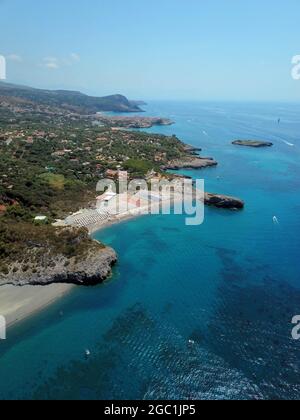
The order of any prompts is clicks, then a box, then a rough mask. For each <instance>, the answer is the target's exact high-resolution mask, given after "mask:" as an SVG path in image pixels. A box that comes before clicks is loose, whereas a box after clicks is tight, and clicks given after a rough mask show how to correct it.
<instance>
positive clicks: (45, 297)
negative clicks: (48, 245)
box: [0, 206, 149, 327]
mask: <svg viewBox="0 0 300 420" xmlns="http://www.w3.org/2000/svg"><path fill="white" fill-rule="evenodd" d="M148 209H149V208H148V206H145V207H141V208H134V209H131V210H129V211H127V212H124V213H121V214H118V215H114V216H112V215H111V216H110V217H109V218H107V219H105V220H101V221H97V218H96V219H95V218H93V219H92V220H93V223H90V218H87V216H86V212H88V210H83V212H82V213H81V214H80V216H79V223H80V224H81V226H84V227H86V228H87V229H88V230H89V233H90V235H92V234H93V233H95V232H97V231H99V230H102V229H105V228H107V227H109V226H111V225H114V224H117V223H120V222H125V221H129V220H131V219H135V218H137V217H140V216H143V215H145V214H147V213H148ZM77 217H78V215H77ZM77 223H78V220H77ZM56 225H57V226H65V223H61V222H59V223H57V224H56ZM74 287H76V286H72V285H69V284H54V285H50V286H23V287H17V286H9V285H4V286H0V315H2V316H4V317H5V318H6V322H7V325H8V327H11V326H13V325H15V324H16V323H18V322H20V321H22V320H24V319H26V318H28V317H30V316H32V315H33V314H35V313H36V312H38V311H41V310H43V309H45V308H46V307H48V306H49V305H51V304H52V303H54V302H55V301H57V300H58V299H60V298H61V297H63V296H64V295H66V294H67V293H69V292H70V291H71V290H72V289H73V288H74Z"/></svg>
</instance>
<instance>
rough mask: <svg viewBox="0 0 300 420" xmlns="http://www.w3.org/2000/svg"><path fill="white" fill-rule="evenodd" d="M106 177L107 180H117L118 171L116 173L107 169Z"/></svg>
mask: <svg viewBox="0 0 300 420" xmlns="http://www.w3.org/2000/svg"><path fill="white" fill-rule="evenodd" d="M105 176H106V177H107V178H116V177H117V176H118V171H115V170H113V169H107V171H106V172H105Z"/></svg>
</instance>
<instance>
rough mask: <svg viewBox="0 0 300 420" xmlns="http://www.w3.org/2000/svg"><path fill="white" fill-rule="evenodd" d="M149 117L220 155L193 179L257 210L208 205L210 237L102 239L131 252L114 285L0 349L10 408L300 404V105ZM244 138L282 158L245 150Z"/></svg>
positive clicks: (148, 221) (27, 327) (19, 331)
mask: <svg viewBox="0 0 300 420" xmlns="http://www.w3.org/2000/svg"><path fill="white" fill-rule="evenodd" d="M147 113H148V114H149V115H162V116H165V117H171V118H172V119H174V120H175V121H176V125H174V126H171V127H160V128H155V129H152V130H151V131H154V132H161V133H164V134H173V133H174V134H177V135H178V136H179V137H180V138H182V139H183V140H184V141H186V142H187V143H190V144H193V145H195V146H201V147H202V148H203V153H202V154H203V155H206V156H212V157H214V158H215V159H217V160H218V161H219V166H218V167H217V168H211V169H207V170H204V171H202V172H199V171H186V172H185V173H187V174H189V175H191V176H193V177H199V176H200V177H203V178H205V182H206V190H207V191H210V192H218V193H225V194H231V195H236V196H238V197H241V198H243V199H244V200H245V202H246V208H245V210H244V211H242V212H228V211H224V210H217V209H213V208H207V209H206V214H205V222H204V224H203V225H202V226H198V227H186V226H185V223H184V216H151V217H148V216H147V217H141V218H138V219H136V220H134V221H131V222H126V223H122V224H120V225H118V226H113V227H111V228H109V229H107V230H105V231H101V232H99V233H98V234H96V235H95V237H96V238H97V239H100V240H102V241H104V242H105V243H107V244H109V245H111V246H113V247H114V248H115V249H116V250H117V251H118V253H119V264H118V266H117V267H116V268H115V270H114V275H113V278H112V279H111V281H109V282H108V283H107V284H105V285H104V286H99V287H96V288H77V289H76V290H75V291H74V292H73V293H71V294H70V295H69V296H67V297H65V298H64V299H62V300H61V301H59V302H58V303H57V304H55V305H54V306H52V307H51V308H50V309H48V310H47V311H44V312H43V313H42V314H39V315H38V316H36V317H35V318H32V319H30V320H28V321H27V322H25V323H23V324H22V325H20V326H18V327H16V328H15V329H14V330H12V331H11V332H10V334H9V337H8V340H7V341H6V342H0V398H37V399H39V398H43V399H44V398H54V399H59V398H74V399H79V398H80V399H96V398H98V399H99V398H100V399H106V398H107V399H142V398H145V399H161V398H166V399H173V398H180V399H181V398H185V399H192V398H196V399H200V398H203V399H224V398H225V399H233V398H239V399H253V398H258V399H259V398H266V399H271V398H286V399H298V398H299V396H300V342H296V341H293V340H292V339H291V330H292V325H291V319H292V317H293V316H294V315H297V314H300V283H299V280H300V267H299V249H300V215H299V212H300V197H299V192H300V164H299V156H300V118H299V115H300V106H299V105H298V106H296V105H286V104H275V105H274V104H213V103H211V104H209V103H208V104H201V103H168V102H160V103H151V104H150V105H149V106H148V108H147ZM278 117H281V121H282V122H281V124H280V125H278V124H277V119H278ZM237 138H251V139H252V138H254V139H262V140H269V141H273V142H274V148H272V149H261V150H256V149H248V148H239V147H234V146H232V145H231V141H232V140H234V139H237ZM287 143H290V144H294V146H293V147H292V146H290V145H288V144H287ZM274 216H276V217H277V218H278V220H279V225H275V224H274V223H273V220H272V219H273V217H274ZM61 311H63V315H62V314H60V312H61ZM190 340H192V341H193V342H194V344H192V343H191V342H189V341H190ZM86 348H88V349H90V350H91V353H92V356H91V358H90V359H89V360H85V357H84V350H85V349H86Z"/></svg>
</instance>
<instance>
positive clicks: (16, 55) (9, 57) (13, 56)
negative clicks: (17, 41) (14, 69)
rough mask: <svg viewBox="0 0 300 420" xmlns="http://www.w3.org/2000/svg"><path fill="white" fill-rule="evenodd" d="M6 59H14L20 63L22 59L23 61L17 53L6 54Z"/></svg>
mask: <svg viewBox="0 0 300 420" xmlns="http://www.w3.org/2000/svg"><path fill="white" fill-rule="evenodd" d="M6 59H7V60H9V61H15V62H17V63H22V61H23V58H22V57H21V56H20V55H18V54H10V55H8V56H6Z"/></svg>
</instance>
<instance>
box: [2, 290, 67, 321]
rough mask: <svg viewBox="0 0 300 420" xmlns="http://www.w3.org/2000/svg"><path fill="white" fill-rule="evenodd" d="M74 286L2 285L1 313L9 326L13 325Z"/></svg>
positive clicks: (45, 306) (48, 304)
mask: <svg viewBox="0 0 300 420" xmlns="http://www.w3.org/2000/svg"><path fill="white" fill-rule="evenodd" d="M73 287H74V286H72V285H70V284H52V285H50V286H23V287H18V286H10V285H5V286H1V287H0V315H2V316H4V317H5V319H6V323H7V326H8V327H11V326H13V325H14V324H16V323H18V322H20V321H23V320H25V319H26V318H28V317H30V316H32V315H34V314H35V313H37V312H39V311H41V310H43V309H45V308H47V307H48V306H50V305H51V304H53V303H54V302H55V301H56V300H58V299H61V298H62V297H63V296H65V295H66V294H68V293H69V292H71V290H72V288H73Z"/></svg>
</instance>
